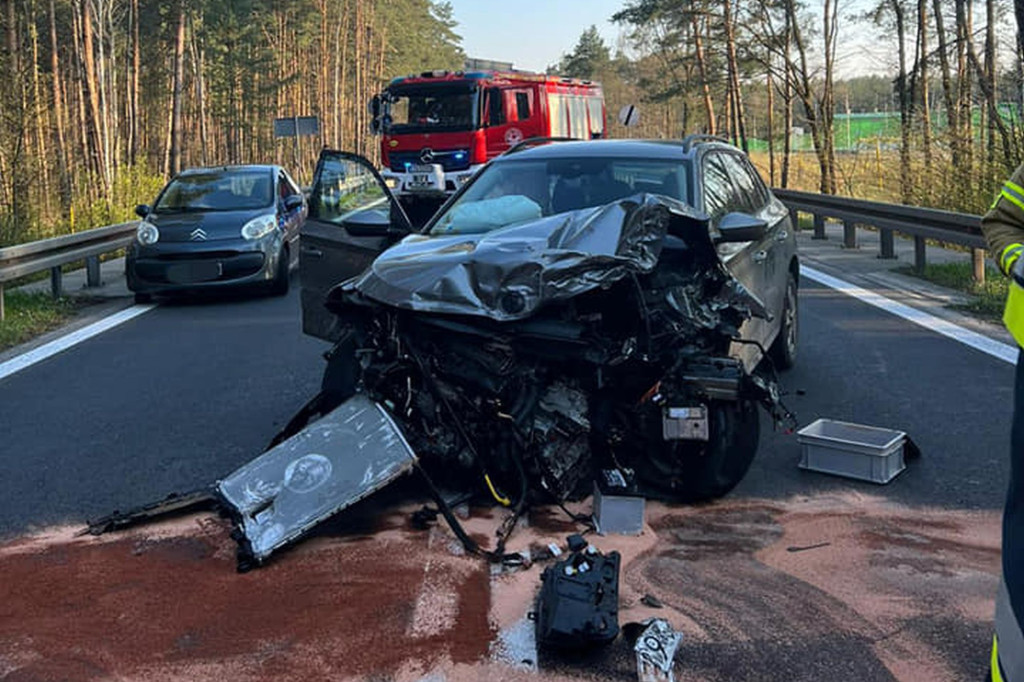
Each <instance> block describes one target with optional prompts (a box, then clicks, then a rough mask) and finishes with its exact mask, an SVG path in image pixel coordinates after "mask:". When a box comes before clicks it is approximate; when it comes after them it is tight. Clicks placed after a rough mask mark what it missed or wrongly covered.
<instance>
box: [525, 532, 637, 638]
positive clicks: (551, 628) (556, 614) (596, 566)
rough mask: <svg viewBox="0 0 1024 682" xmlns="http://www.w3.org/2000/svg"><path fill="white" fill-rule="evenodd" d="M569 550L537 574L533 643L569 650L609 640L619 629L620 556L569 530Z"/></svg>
mask: <svg viewBox="0 0 1024 682" xmlns="http://www.w3.org/2000/svg"><path fill="white" fill-rule="evenodd" d="M569 552H570V555H569V557H568V558H566V559H565V560H563V561H559V562H558V563H556V564H554V565H553V566H550V567H548V568H546V569H544V573H543V574H541V588H540V596H539V597H538V599H537V610H536V612H535V616H534V617H535V618H536V622H537V643H538V644H540V645H541V646H544V647H549V648H552V649H568V650H578V649H583V648H587V647H591V646H594V645H599V644H608V643H609V642H611V641H612V640H614V639H615V638H616V637H617V636H618V635H619V563H620V561H621V556H620V555H619V553H618V552H608V553H607V554H601V553H600V552H599V551H598V550H597V548H595V547H594V546H593V545H590V544H588V543H587V541H586V540H584V539H583V537H582V536H580V535H571V536H569Z"/></svg>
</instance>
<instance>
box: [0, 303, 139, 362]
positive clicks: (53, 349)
mask: <svg viewBox="0 0 1024 682" xmlns="http://www.w3.org/2000/svg"><path fill="white" fill-rule="evenodd" d="M155 307H156V305H155V304H152V303H147V304H145V305H133V306H132V307H131V308H125V309H124V310H121V311H119V312H116V313H114V314H113V315H109V316H107V317H104V318H103V319H102V320H98V321H96V322H93V323H92V324H90V325H86V326H85V327H82V328H81V329H79V330H77V331H73V332H71V333H70V334H67V335H66V336H62V337H60V338H59V339H54V340H53V341H50V342H49V343H44V344H43V345H42V346H39V347H38V348H35V349H33V350H30V351H29V352H27V353H23V354H21V355H19V356H17V357H15V358H11V359H10V360H8V361H7V362H3V363H0V381H2V380H3V379H6V378H7V377H9V376H11V375H12V374H15V373H17V372H20V371H21V370H23V369H25V368H26V367H31V366H32V365H34V364H36V363H37V362H42V361H43V360H46V359H47V358H51V357H53V356H54V355H56V354H57V353H60V352H63V351H66V350H67V349H68V348H71V347H72V346H76V345H78V344H80V343H82V342H83V341H87V340H89V339H91V338H92V337H94V336H98V335H99V334H102V333H103V332H105V331H107V330H109V329H113V328H114V327H116V326H118V325H119V324H122V323H124V322H127V321H128V320H130V319H132V318H135V317H138V316H139V315H142V314H144V313H148V312H149V311H150V310H152V309H153V308H155Z"/></svg>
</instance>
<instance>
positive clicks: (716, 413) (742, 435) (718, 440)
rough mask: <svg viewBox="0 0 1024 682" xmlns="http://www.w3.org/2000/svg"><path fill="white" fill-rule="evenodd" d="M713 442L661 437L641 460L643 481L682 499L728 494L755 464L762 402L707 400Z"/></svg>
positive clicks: (639, 471)
mask: <svg viewBox="0 0 1024 682" xmlns="http://www.w3.org/2000/svg"><path fill="white" fill-rule="evenodd" d="M708 419H709V422H710V423H709V424H708V436H709V438H708V442H707V444H706V445H705V446H704V447H703V448H700V447H697V446H696V444H695V443H694V442H693V441H662V442H661V443H659V444H657V445H654V444H651V445H652V447H648V448H647V452H646V455H645V456H644V457H643V458H642V459H641V460H640V461H639V462H637V474H638V475H639V477H640V480H641V482H643V483H644V484H645V485H646V486H649V487H650V488H651V489H653V492H655V493H656V494H660V495H663V496H664V497H667V498H669V499H672V500H674V501H677V502H687V503H695V502H706V501H708V500H714V499H717V498H719V497H722V496H723V495H725V494H727V493H728V492H729V491H730V490H732V489H733V488H735V487H736V485H737V484H738V483H739V482H740V481H742V480H743V477H744V476H745V475H746V473H747V470H748V469H750V465H751V463H752V462H753V461H754V456H755V455H756V454H757V448H758V444H759V441H760V437H761V418H760V414H759V413H758V409H757V403H755V402H754V401H752V400H740V401H737V402H725V401H714V402H712V403H711V404H709V405H708Z"/></svg>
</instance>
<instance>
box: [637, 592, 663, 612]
mask: <svg viewBox="0 0 1024 682" xmlns="http://www.w3.org/2000/svg"><path fill="white" fill-rule="evenodd" d="M640 603H641V604H643V605H644V606H649V607H651V608H652V609H660V608H662V607H663V606H664V604H662V603H661V600H660V599H658V598H657V597H655V596H654V595H653V594H645V595H644V596H642V597H640Z"/></svg>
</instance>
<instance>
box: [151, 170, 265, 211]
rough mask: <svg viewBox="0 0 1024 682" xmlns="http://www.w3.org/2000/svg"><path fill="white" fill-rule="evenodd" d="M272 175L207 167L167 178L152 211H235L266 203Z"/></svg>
mask: <svg viewBox="0 0 1024 682" xmlns="http://www.w3.org/2000/svg"><path fill="white" fill-rule="evenodd" d="M273 186H274V182H273V174H272V173H271V171H270V170H267V169H246V170H232V169H224V170H211V171H203V172H199V173H186V174H184V175H179V176H178V177H176V178H174V179H173V180H171V182H170V183H169V184H168V185H167V187H166V188H165V189H164V191H163V192H161V194H160V198H159V199H157V202H156V206H154V207H153V210H154V211H157V212H160V213H171V212H176V211H239V210H246V209H253V208H263V207H265V206H270V204H271V202H272V201H273V198H274V194H273Z"/></svg>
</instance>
